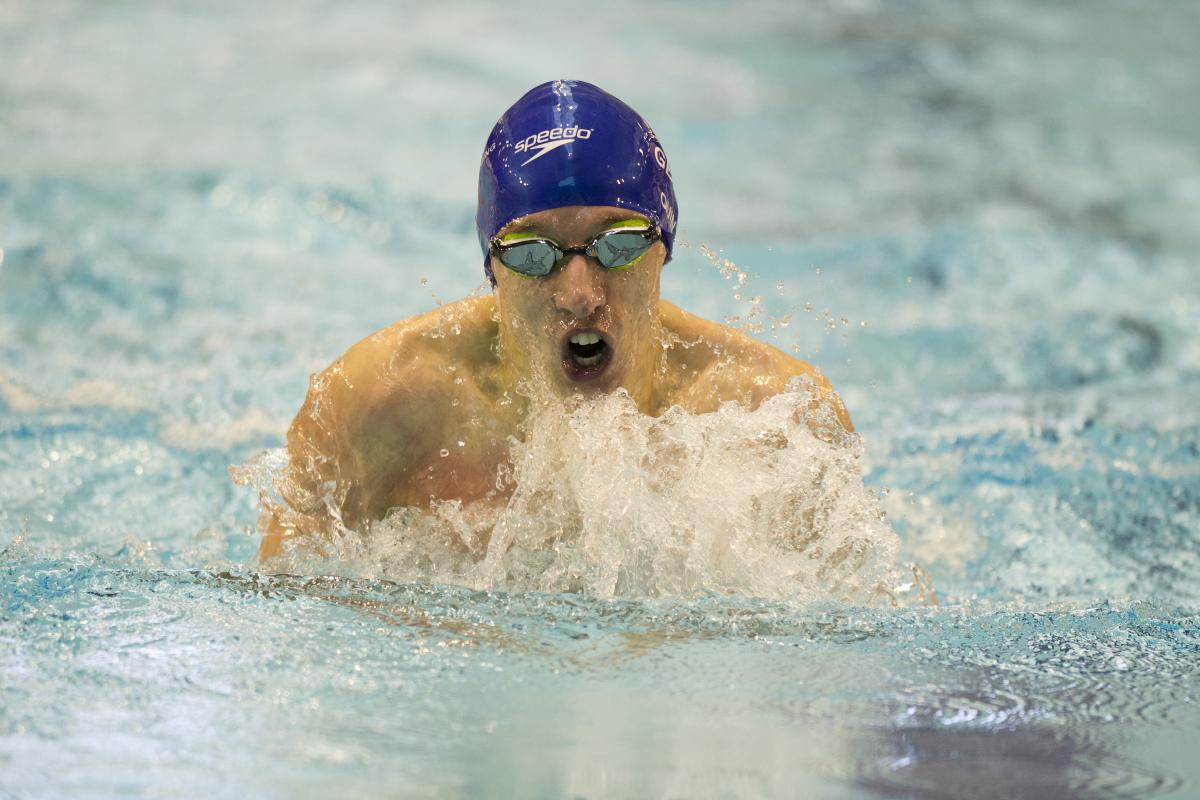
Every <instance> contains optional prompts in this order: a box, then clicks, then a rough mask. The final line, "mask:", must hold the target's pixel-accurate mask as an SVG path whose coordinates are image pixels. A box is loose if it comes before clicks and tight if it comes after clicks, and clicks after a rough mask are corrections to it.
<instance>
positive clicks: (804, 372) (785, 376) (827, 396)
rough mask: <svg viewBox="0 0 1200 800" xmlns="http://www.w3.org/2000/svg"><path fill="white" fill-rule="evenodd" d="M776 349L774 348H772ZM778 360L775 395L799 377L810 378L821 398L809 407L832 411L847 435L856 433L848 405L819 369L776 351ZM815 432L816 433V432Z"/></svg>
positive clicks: (816, 399) (815, 409) (816, 409)
mask: <svg viewBox="0 0 1200 800" xmlns="http://www.w3.org/2000/svg"><path fill="white" fill-rule="evenodd" d="M772 349H774V348H772ZM775 356H776V358H777V361H776V365H775V374H776V378H775V380H774V384H775V387H777V388H775V391H774V392H773V394H778V393H779V392H782V391H783V389H784V388H786V386H787V383H788V381H790V380H791V379H792V378H797V377H808V378H811V379H812V380H813V382H814V383H816V385H817V391H818V392H819V393H820V394H819V397H817V398H815V399H814V400H813V402H812V404H811V405H810V406H809V407H810V409H811V410H813V411H818V410H819V409H820V408H821V406H825V407H826V408H829V409H832V411H833V413H834V416H835V418H836V419H837V421H838V424H840V425H841V426H842V429H843V430H845V431H846V432H847V433H854V423H853V422H852V421H851V420H850V412H849V411H847V410H846V404H845V403H843V402H842V398H841V397H839V396H838V393H837V392H835V391H834V390H833V384H831V383H830V382H829V379H828V378H826V377H825V376H824V375H823V374H822V373H821V372H820V371H819V370H818V369H816V368H815V367H813V366H812V365H811V364H807V363H805V362H803V361H800V360H799V359H795V358H791V357H790V356H787V355H785V354H784V353H781V352H779V351H778V350H776V351H775ZM814 432H815V431H814Z"/></svg>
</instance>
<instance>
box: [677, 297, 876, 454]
mask: <svg viewBox="0 0 1200 800" xmlns="http://www.w3.org/2000/svg"><path fill="white" fill-rule="evenodd" d="M659 314H660V319H661V320H662V323H663V327H664V329H665V331H666V333H667V337H668V344H669V354H668V363H670V364H671V367H672V369H673V370H674V371H675V372H676V374H677V375H678V376H680V377H679V379H678V380H677V382H676V383H677V385H676V392H677V394H678V399H679V400H680V404H681V405H683V406H684V407H685V408H688V409H689V410H691V411H695V412H696V413H703V412H705V411H714V410H716V409H717V408H718V407H719V406H720V405H721V403H725V402H728V401H730V400H732V401H735V402H738V403H740V404H742V405H744V406H746V407H747V408H751V409H753V408H757V407H758V406H759V404H761V403H762V402H763V401H764V400H765V399H767V398H768V397H773V396H775V395H777V394H779V393H781V392H783V391H784V390H785V389H786V388H787V385H788V382H789V381H791V380H792V379H793V378H796V377H809V378H811V379H812V380H813V381H814V383H816V385H817V387H818V388H819V390H820V391H821V394H822V398H823V400H824V401H826V402H828V403H830V404H831V405H832V407H833V409H834V411H835V413H836V414H837V418H838V420H839V422H841V424H842V427H843V428H845V429H846V430H847V431H853V430H854V426H853V423H851V421H850V415H849V413H848V412H847V411H846V408H845V406H844V405H843V404H842V401H841V399H840V398H839V397H838V396H837V393H836V392H835V391H834V389H833V386H832V385H831V384H830V383H829V380H828V379H827V378H826V377H825V376H824V375H823V374H822V373H821V372H820V370H818V369H817V368H816V367H814V366H813V365H811V364H809V363H807V362H805V361H801V360H800V359H798V358H793V357H791V356H789V355H787V354H786V353H784V352H783V351H781V350H779V349H778V348H775V347H772V346H771V345H769V344H766V343H764V342H760V341H758V340H757V339H754V338H752V337H750V336H747V335H746V334H744V333H742V332H741V331H738V330H734V329H733V328H730V327H729V326H727V325H721V324H718V323H715V322H712V321H711V320H706V319H703V318H702V317H698V316H696V315H695V314H689V313H688V312H686V311H683V310H682V309H680V308H678V307H676V306H674V305H672V304H670V303H667V302H665V301H664V302H663V303H661V304H660V307H659Z"/></svg>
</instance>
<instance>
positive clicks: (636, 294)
mask: <svg viewBox="0 0 1200 800" xmlns="http://www.w3.org/2000/svg"><path fill="white" fill-rule="evenodd" d="M630 220H643V221H644V218H643V217H640V216H639V215H638V214H637V213H635V212H632V211H628V210H626V209H621V208H614V207H609V206H566V207H564V208H555V209H551V210H548V211H539V212H537V213H536V214H529V215H527V216H524V217H521V218H519V219H517V220H515V221H513V222H512V223H510V224H509V225H507V226H505V227H504V228H503V229H502V230H501V231H500V237H501V238H503V237H504V236H506V235H509V234H517V233H520V234H534V235H537V236H539V237H541V238H545V239H549V240H551V241H553V242H555V243H556V244H557V245H559V247H560V248H571V247H582V246H585V245H587V244H588V243H590V242H591V241H592V239H593V238H595V236H596V234H598V233H601V232H602V231H605V230H609V229H611V228H613V227H616V226H619V225H620V223H622V222H625V223H628V222H629V221H630ZM665 257H666V248H665V247H664V245H663V243H662V242H661V241H658V242H654V244H652V245H651V246H650V249H649V250H647V251H646V253H645V255H643V256H642V257H641V259H640V260H638V261H637V262H635V263H634V264H633V265H632V266H629V267H627V268H625V269H620V270H607V269H605V268H603V267H602V266H600V264H599V263H597V262H596V261H595V260H594V259H592V258H590V257H588V256H586V255H583V254H580V253H572V254H569V255H568V256H567V257H566V258H565V259H564V260H563V262H562V263H561V264H560V265H559V266H558V267H557V268H556V269H555V270H554V271H552V272H551V273H550V274H549V275H546V276H545V277H537V278H530V277H526V276H524V275H520V274H518V273H516V272H513V271H512V270H510V269H509V268H508V267H506V266H504V264H502V263H501V262H500V261H499V259H497V258H496V257H495V256H493V257H492V270H493V273H494V274H495V276H496V306H497V309H498V311H499V315H500V340H501V347H502V353H503V354H504V358H505V360H506V361H507V362H508V363H509V364H510V365H511V366H512V367H513V369H514V370H516V371H517V372H518V374H519V375H520V374H521V373H523V375H520V376H521V377H524V376H531V377H534V378H540V379H542V381H543V382H544V383H545V384H546V385H548V386H549V387H550V389H551V390H552V391H554V393H555V394H557V395H559V396H568V395H571V394H574V393H576V392H583V393H590V392H609V391H612V390H614V389H616V388H618V387H625V388H626V389H627V390H628V391H629V392H630V394H631V395H633V397H634V398H635V399H636V400H639V401H640V400H641V399H642V398H646V397H648V396H649V393H650V392H651V390H652V385H653V381H654V370H655V368H656V366H657V363H658V357H659V354H660V352H661V346H662V345H661V343H660V336H659V329H658V297H659V274H660V273H661V272H662V267H663V262H664V259H665Z"/></svg>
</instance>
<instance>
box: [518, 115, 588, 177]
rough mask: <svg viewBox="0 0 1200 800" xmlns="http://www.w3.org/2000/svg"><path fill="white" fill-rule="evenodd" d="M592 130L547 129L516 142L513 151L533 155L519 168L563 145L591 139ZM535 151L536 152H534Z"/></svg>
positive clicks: (567, 127) (571, 128)
mask: <svg viewBox="0 0 1200 800" xmlns="http://www.w3.org/2000/svg"><path fill="white" fill-rule="evenodd" d="M594 130H595V128H580V127H579V126H578V125H568V126H566V127H562V126H559V127H557V128H549V129H548V130H544V131H540V132H538V133H535V134H533V135H532V136H526V137H525V138H524V139H522V140H521V141H519V142H517V145H516V147H514V148H513V150H515V151H516V152H518V153H533V155H532V156H530V157H529V158H527V159H525V161H523V162H521V166H522V167H523V166H525V165H526V164H528V163H529V162H531V161H537V160H538V159H539V158H541V157H542V156H544V155H546V153H549V152H550V151H551V150H554V149H555V148H558V147H562V146H563V145H564V144H568V143H570V142H577V141H581V140H583V139H590V138H592V131H594ZM535 150H536V151H537V152H534V151H535Z"/></svg>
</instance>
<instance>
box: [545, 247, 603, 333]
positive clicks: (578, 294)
mask: <svg viewBox="0 0 1200 800" xmlns="http://www.w3.org/2000/svg"><path fill="white" fill-rule="evenodd" d="M557 282H558V285H557V286H556V287H555V291H554V305H555V307H556V308H558V309H559V310H560V311H567V312H570V313H571V314H574V315H575V316H576V317H578V318H580V319H587V318H588V317H590V316H591V315H592V314H594V313H596V309H598V308H600V306H602V305H604V286H603V285H602V283H601V275H600V269H599V268H598V267H596V266H594V265H593V264H591V263H589V262H588V259H587V257H586V256H583V255H581V254H579V253H575V254H573V255H571V256H568V258H567V262H566V263H565V264H563V265H562V267H561V268H560V269H559V273H558V275H557Z"/></svg>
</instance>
